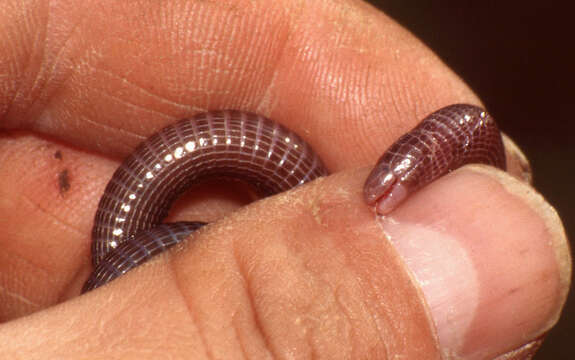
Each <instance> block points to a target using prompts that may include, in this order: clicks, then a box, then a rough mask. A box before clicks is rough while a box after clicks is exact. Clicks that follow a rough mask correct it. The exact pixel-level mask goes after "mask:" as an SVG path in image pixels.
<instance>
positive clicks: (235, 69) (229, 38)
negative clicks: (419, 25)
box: [0, 0, 570, 358]
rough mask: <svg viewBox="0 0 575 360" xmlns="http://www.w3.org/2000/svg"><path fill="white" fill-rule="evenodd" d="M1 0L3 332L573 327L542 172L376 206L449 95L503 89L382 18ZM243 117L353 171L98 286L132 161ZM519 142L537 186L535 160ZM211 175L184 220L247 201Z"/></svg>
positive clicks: (518, 335)
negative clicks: (371, 204) (96, 275)
mask: <svg viewBox="0 0 575 360" xmlns="http://www.w3.org/2000/svg"><path fill="white" fill-rule="evenodd" d="M0 9H1V10H0V14H2V15H0V16H1V17H2V18H1V19H2V20H1V21H0V24H2V25H1V26H2V29H1V31H0V46H1V50H2V51H1V52H0V53H1V54H3V55H2V61H1V62H0V64H1V65H0V66H1V69H2V70H1V71H0V73H1V74H2V75H3V76H2V80H1V81H2V87H1V88H0V99H1V100H0V114H1V115H0V116H1V117H0V125H1V126H2V127H3V128H4V129H6V130H7V131H6V132H5V133H4V134H3V135H2V138H1V140H0V174H1V175H0V182H1V185H0V189H1V190H0V192H1V193H0V199H1V200H2V201H1V202H0V221H1V223H0V231H1V232H0V241H2V244H1V246H2V249H3V251H2V254H1V255H0V256H1V261H0V286H2V289H3V291H2V292H0V303H1V304H2V306H1V307H0V314H1V316H2V318H3V319H5V320H12V319H15V318H19V319H18V320H15V321H11V322H7V323H5V324H4V325H3V326H2V327H0V329H1V330H0V331H1V333H0V336H1V338H2V343H3V344H8V345H4V346H3V353H4V354H6V356H7V357H10V355H14V356H13V357H16V356H21V357H25V358H34V357H44V358H45V357H58V358H66V357H69V358H78V357H117V358H129V357H137V358H145V357H149V358H156V357H169V356H172V357H178V356H179V357H187V358H193V357H197V358H203V357H208V356H211V357H223V358H232V357H239V356H242V355H244V356H252V357H264V356H268V357H272V356H276V357H287V356H292V357H296V358H299V357H303V356H305V355H308V356H309V355H312V354H313V355H315V356H323V357H326V358H337V357H350V358H361V357H372V358H385V357H392V356H397V357H400V356H403V357H406V358H435V357H438V356H439V354H440V353H444V354H450V355H460V356H464V357H466V358H489V357H493V356H495V355H497V354H500V353H503V352H505V351H509V350H512V349H514V348H517V347H520V346H521V345H523V344H525V343H528V342H529V341H530V340H533V339H535V338H538V337H539V335H541V334H542V333H544V332H545V331H546V330H548V329H549V328H550V327H551V326H552V325H553V323H554V322H555V321H556V319H557V317H558V315H559V312H560V309H561V307H562V304H563V302H564V300H565V296H566V292H567V289H568V287H569V278H570V259H569V253H568V249H567V244H566V240H565V236H564V233H563V231H562V228H561V225H560V221H559V220H558V218H557V217H556V215H555V213H554V212H553V210H552V209H551V208H550V207H549V206H548V205H547V204H546V203H544V201H543V200H542V199H541V198H540V197H539V196H538V195H537V194H536V193H535V192H534V191H533V190H532V189H531V188H530V187H529V186H528V185H526V184H523V183H521V182H520V181H517V180H514V179H513V178H512V177H511V176H508V175H506V174H503V173H501V172H499V171H496V170H493V169H488V168H485V167H477V166H472V167H466V168H463V169H461V170H459V171H456V172H454V173H452V174H450V175H449V176H447V177H445V178H443V179H441V180H439V181H437V182H436V183H434V184H432V185H431V186H429V187H428V188H426V189H424V190H422V191H421V192H419V193H418V194H416V195H415V196H414V197H413V198H411V199H410V200H409V201H408V202H406V203H405V205H403V206H402V207H400V208H398V209H397V211H396V212H394V213H393V214H392V216H391V217H390V218H387V219H384V220H376V219H375V217H374V215H373V213H372V212H371V210H370V209H369V208H367V207H366V206H365V204H363V202H362V198H361V187H362V182H363V180H364V179H365V177H366V175H367V169H366V168H363V167H364V166H367V165H372V164H373V163H374V162H375V160H376V159H377V157H378V156H379V155H380V154H381V152H382V151H383V150H384V149H385V148H386V147H387V145H389V144H390V143H391V142H392V141H393V140H394V139H396V138H397V137H398V136H399V134H401V133H403V132H405V131H406V130H408V129H409V128H411V127H412V126H413V125H414V124H415V123H416V122H417V121H418V120H420V119H421V118H422V117H423V116H425V115H426V114H428V113H430V112H431V111H433V110H436V109H437V108H440V107H441V106H444V105H447V104H451V103H456V102H468V103H479V102H478V100H477V98H476V97H475V96H474V94H473V93H472V92H471V91H470V90H469V89H468V88H467V87H466V86H465V85H464V84H463V83H462V82H461V81H460V79H458V78H457V76H456V75H454V74H453V73H452V72H450V71H449V70H448V69H447V68H445V66H444V65H443V64H442V63H441V62H440V61H439V60H438V59H437V58H436V57H435V56H434V55H433V54H432V53H431V52H430V51H429V50H428V49H426V48H425V47H424V46H423V45H422V44H421V43H419V42H418V41H417V40H416V39H414V38H413V37H412V36H410V35H409V34H408V33H407V32H405V31H404V30H402V29H401V28H400V27H399V26H397V25H396V24H395V23H393V22H392V21H391V20H390V19H388V18H387V17H385V15H383V14H381V13H379V12H377V11H376V10H375V9H373V8H371V7H369V6H367V5H365V4H362V3H355V2H334V1H308V2H294V1H287V0H286V1H274V2H272V1H269V2H238V1H230V2H226V1H213V2H212V1H195V2H189V1H163V2H149V4H148V3H146V4H145V6H143V5H142V3H141V2H137V3H136V2H116V1H99V2H94V3H90V2H85V1H84V2H75V1H62V2H47V1H38V2H36V3H33V4H22V2H19V1H12V0H9V1H5V2H3V3H2V4H1V5H0ZM223 108H235V109H241V110H249V111H255V112H258V113H262V114H264V115H267V116H269V117H270V118H272V119H274V120H276V121H278V122H281V123H282V124H284V125H286V126H287V127H289V128H291V129H292V130H294V131H296V132H297V133H299V134H301V135H302V136H304V137H305V138H306V140H308V141H309V142H310V143H311V144H312V145H313V147H314V148H315V149H316V150H317V151H318V153H319V154H320V155H321V157H322V158H323V159H324V160H325V162H326V164H327V165H328V167H329V168H330V170H331V171H332V172H333V173H334V175H332V176H330V177H328V178H326V179H323V180H320V181H316V182H314V183H313V184H310V185H309V186H305V187H302V188H300V189H297V190H294V191H291V192H289V193H286V194H281V195H278V196H275V197H273V198H269V199H265V200H263V201H260V202H258V203H255V204H253V205H251V206H249V207H247V208H245V209H243V210H242V211H238V212H234V213H233V214H230V215H229V216H227V217H226V218H225V219H223V220H220V221H217V222H214V223H213V224H211V225H210V226H209V227H207V228H205V229H203V230H202V231H200V232H199V233H198V235H197V236H195V237H194V241H193V242H190V243H189V244H188V245H187V246H185V247H183V248H182V249H181V250H180V251H174V252H170V253H169V254H166V255H164V256H162V257H161V258H159V259H158V260H156V261H153V262H151V263H150V264H148V265H146V266H143V267H141V268H139V269H137V270H135V271H133V272H132V273H130V274H128V275H127V276H125V277H123V278H122V279H119V280H117V281H114V283H112V284H110V285H109V286H106V287H105V288H102V289H100V290H98V291H94V292H92V293H90V294H89V295H87V296H82V297H76V296H77V295H78V292H79V288H80V286H81V284H82V282H83V281H84V280H85V278H86V276H87V273H88V272H89V270H90V265H89V243H90V239H89V233H90V227H91V225H92V220H93V214H94V212H95V207H96V205H97V202H98V198H99V196H100V194H101V193H102V191H103V188H104V186H105V183H106V181H107V179H108V178H109V177H110V175H111V173H112V172H113V170H114V168H115V167H116V166H117V164H118V161H119V160H120V159H121V158H122V157H123V156H125V155H126V154H128V153H129V152H130V151H131V150H132V149H133V148H134V146H135V145H136V144H137V143H138V142H140V141H141V140H142V139H143V138H145V137H146V136H147V135H149V134H151V133H152V132H153V131H154V130H157V129H158V128H161V127H163V126H164V125H166V124H168V123H172V122H174V121H175V120H177V119H179V118H181V117H185V116H187V115H189V114H192V113H194V112H197V111H200V110H206V109H223ZM499 120H500V121H504V119H499ZM509 149H512V151H511V152H510V154H509V162H510V165H511V167H510V172H511V173H512V174H515V175H517V176H519V177H521V176H523V175H524V172H523V170H522V169H524V168H525V161H524V160H522V159H521V156H520V155H518V152H517V150H513V146H512V145H509ZM470 189H472V190H473V191H470ZM202 190H203V191H202V192H201V195H200V198H199V199H197V197H195V198H193V199H191V198H187V199H185V200H183V201H182V202H181V203H180V204H179V206H178V207H177V208H176V210H175V212H174V214H173V218H186V219H193V220H208V221H211V220H216V219H218V218H220V217H221V216H222V215H223V214H228V213H230V212H231V211H232V210H234V209H235V208H237V207H239V206H240V205H241V204H243V203H244V202H246V201H247V199H246V198H244V197H242V196H241V195H237V194H236V193H235V192H233V191H229V192H228V193H224V194H223V195H222V194H221V192H222V189H221V188H217V187H216V188H211V187H204V188H203V189H202ZM486 224H488V225H489V226H486ZM64 300H66V301H64ZM61 301H64V302H62V303H61V304H60V305H58V306H53V305H54V304H55V303H58V302H61ZM40 310H42V311H40ZM32 312H34V314H33V315H28V314H30V313H32ZM24 315H28V316H24ZM9 339H19V340H18V341H17V342H15V341H9Z"/></svg>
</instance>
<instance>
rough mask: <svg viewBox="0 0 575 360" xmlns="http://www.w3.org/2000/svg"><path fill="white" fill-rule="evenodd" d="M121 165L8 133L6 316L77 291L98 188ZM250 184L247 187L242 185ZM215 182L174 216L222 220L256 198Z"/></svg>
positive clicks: (1, 271)
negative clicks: (76, 284)
mask: <svg viewBox="0 0 575 360" xmlns="http://www.w3.org/2000/svg"><path fill="white" fill-rule="evenodd" d="M117 166H118V163H117V162H115V161H111V160H108V159H105V158H103V157H100V156H95V155H94V154H92V153H89V152H86V151H83V150H80V149H78V148H74V147H71V146H69V145H67V144H64V143H61V142H56V141H54V140H53V139H46V138H40V137H38V136H35V135H32V134H29V133H26V132H11V133H5V134H2V135H0V169H2V176H0V214H1V215H0V243H1V244H2V252H1V253H0V284H1V286H0V288H1V289H2V291H0V304H1V305H0V320H2V321H7V320H10V319H13V318H16V317H19V316H23V315H26V314H29V313H31V312H35V311H38V310H41V309H43V308H45V307H48V306H50V305H53V304H55V303H58V302H61V301H63V300H65V299H67V298H68V297H70V296H77V294H78V292H77V289H75V288H74V289H69V288H70V284H75V283H77V282H78V281H84V280H85V279H86V277H87V272H88V271H89V269H90V267H91V265H90V260H89V253H90V237H89V234H90V229H91V227H92V222H93V218H94V213H95V210H96V206H97V204H98V196H99V195H98V194H102V192H103V191H104V187H105V186H106V183H107V181H108V179H109V178H110V176H111V175H112V172H113V171H114V169H115V168H116V167H117ZM242 190H244V191H242ZM245 190H246V189H242V188H241V187H239V189H238V186H230V184H226V185H225V186H218V185H217V184H212V185H210V184H208V185H203V186H201V187H197V188H195V189H193V190H192V191H190V192H189V194H187V196H184V197H183V198H182V199H181V200H180V201H179V202H178V203H177V204H176V205H175V206H174V209H172V214H171V216H170V217H169V219H168V220H170V221H177V220H186V219H197V220H203V221H210V222H211V221H214V220H216V219H218V218H220V217H221V216H222V215H224V214H227V213H230V212H232V211H233V210H235V209H237V208H238V207H240V206H241V205H244V204H246V203H248V202H250V201H251V200H252V199H251V198H250V197H249V196H247V195H249V192H247V191H245Z"/></svg>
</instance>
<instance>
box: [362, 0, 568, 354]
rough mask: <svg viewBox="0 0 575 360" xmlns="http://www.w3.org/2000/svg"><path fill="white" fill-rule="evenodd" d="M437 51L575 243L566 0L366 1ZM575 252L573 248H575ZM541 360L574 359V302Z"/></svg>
mask: <svg viewBox="0 0 575 360" xmlns="http://www.w3.org/2000/svg"><path fill="white" fill-rule="evenodd" d="M368 1H369V2H371V3H372V4H373V5H375V6H377V7H378V8H380V9H382V10H383V11H384V12H385V13H387V14H388V15H389V16H391V17H393V18H394V19H396V20H397V21H398V22H399V23H401V24H402V25H403V26H405V27H406V28H408V29H409V30H410V31H411V32H413V33H414V34H415V35H416V36H417V37H419V38H420V39H421V40H422V41H423V42H425V43H426V44H427V45H428V46H429V47H430V48H432V49H433V50H434V51H435V52H436V53H437V54H438V55H439V56H440V57H441V58H442V59H443V61H445V62H446V63H447V64H448V65H449V66H450V67H451V68H452V69H454V70H455V71H456V72H457V73H458V74H459V75H460V76H461V77H463V79H464V80H465V81H466V82H467V83H468V84H469V85H470V86H471V87H472V88H473V89H474V90H475V92H476V93H477V94H478V95H479V96H480V97H481V99H482V100H483V102H484V104H485V105H486V107H487V109H488V110H489V112H490V113H491V114H493V115H494V117H495V118H496V119H498V123H499V125H500V127H501V128H502V130H503V131H504V132H506V133H507V134H508V135H509V136H510V137H511V138H513V139H514V140H515V141H516V142H517V144H518V145H519V146H520V147H521V148H522V149H523V150H524V152H525V153H526V155H527V157H528V158H529V159H530V161H531V165H532V166H533V170H534V182H535V187H536V188H537V189H538V190H539V191H540V192H541V193H542V194H543V195H544V196H545V197H546V198H547V200H548V201H549V202H550V203H551V204H553V205H554V206H555V207H556V209H557V211H558V212H559V214H560V215H561V218H562V219H563V223H564V225H565V227H566V230H567V235H568V237H569V239H570V240H573V239H575V211H574V209H573V206H572V205H573V204H575V192H574V191H573V188H572V186H571V185H572V184H573V183H574V182H575V166H574V164H575V144H574V141H573V140H574V135H573V127H574V125H573V112H574V104H575V101H574V98H575V85H574V84H575V51H574V49H575V16H574V12H573V11H571V8H570V7H569V6H568V2H567V1H555V0H540V1H538V2H535V1H529V0H528V1H522V2H520V1H516V0H508V1H501V0H499V1H494V0H483V1H461V0H435V1H432V0H368ZM572 246H573V245H572ZM574 297H575V296H574V295H573V294H570V296H569V299H568V301H567V306H566V308H565V310H564V312H563V316H562V318H561V320H560V322H559V323H558V325H557V326H556V327H555V328H554V329H553V330H552V331H551V332H550V334H549V336H548V337H547V340H546V342H545V343H544V345H543V347H542V348H541V350H540V352H539V353H538V355H537V356H536V357H535V358H536V359H575V355H573V354H575V351H574V350H572V347H573V346H574V345H575V344H574V343H575V299H574Z"/></svg>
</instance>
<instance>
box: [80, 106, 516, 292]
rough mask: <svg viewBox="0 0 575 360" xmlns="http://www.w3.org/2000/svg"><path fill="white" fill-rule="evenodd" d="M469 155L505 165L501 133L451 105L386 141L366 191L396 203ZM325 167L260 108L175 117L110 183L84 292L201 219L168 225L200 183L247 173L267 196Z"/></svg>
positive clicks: (374, 201) (474, 112) (480, 113)
mask: <svg viewBox="0 0 575 360" xmlns="http://www.w3.org/2000/svg"><path fill="white" fill-rule="evenodd" d="M468 163H483V164H489V165H493V166H497V167H500V168H503V169H505V152H504V148H503V144H502V140H501V135H500V133H499V130H498V128H497V125H496V124H495V122H494V121H493V119H492V118H491V117H490V116H489V115H488V114H487V113H486V112H485V111H484V110H483V109H481V108H479V107H476V106H473V105H465V104H457V105H451V106H447V107H445V108H442V109H440V110H438V111H436V112H434V113H433V114H431V115H429V116H428V117H426V118H425V119H424V120H423V121H422V122H421V123H420V124H419V125H418V126H417V127H415V128H414V129H413V130H411V131H410V132H408V133H407V134H405V135H403V136H402V137H401V138H400V139H399V140H398V141H397V142H396V143H394V144H393V145H391V147H389V149H388V150H387V151H386V152H385V153H384V154H383V156H382V157H381V158H380V159H379V161H378V163H377V165H376V166H375V168H374V170H373V171H372V172H371V174H370V175H369V177H368V179H367V180H366V183H365V186H364V195H365V200H366V202H367V204H369V205H378V204H380V205H381V204H385V203H386V202H387V203H388V205H386V206H380V207H378V206H376V211H377V212H379V213H387V212H390V211H392V210H393V209H394V208H395V207H396V206H397V205H398V204H399V203H401V201H403V200H404V199H405V198H407V197H408V196H409V194H411V193H413V192H414V191H416V190H417V189H419V188H421V187H422V186H425V185H426V184H428V183H430V182H432V181H433V180H435V179H437V178H438V177H440V176H442V175H444V174H445V173H447V172H449V171H451V170H454V169H456V168H458V167H460V166H463V165H465V164H468ZM327 174H328V172H327V170H326V168H325V166H324V165H323V163H322V161H321V160H320V159H319V157H318V156H317V155H316V154H315V153H314V152H313V151H312V149H311V148H310V146H309V145H308V144H307V143H305V142H304V141H303V140H302V139H301V138H300V137H299V136H298V135H296V134H295V133H293V132H291V131H290V130H288V129H286V128H284V127H282V126H281V125H279V124H277V123H275V122H273V121H271V120H269V119H267V118H264V117H262V116H259V115H255V114H251V113H244V112H238V111H215V112H207V113H202V114H198V115H196V116H195V117H193V118H192V119H184V120H181V121H179V122H177V123H175V124H173V125H170V126H168V127H166V128H164V129H163V130H161V131H160V132H158V133H157V134H155V135H153V136H151V137H150V138H148V139H147V140H146V141H144V142H143V143H142V144H141V145H140V146H139V147H138V148H137V149H136V150H135V151H134V153H132V155H130V156H129V157H128V158H127V159H126V160H125V161H124V162H123V163H122V165H121V166H120V167H119V168H118V170H116V172H115V173H114V175H113V176H112V179H111V180H110V182H109V184H108V186H107V187H106V190H105V192H104V195H103V196H102V198H101V200H100V204H99V206H98V210H97V212H96V217H95V220H94V228H93V231H92V239H93V242H92V262H93V264H94V268H95V270H94V272H93V273H92V275H91V276H90V278H89V279H88V281H87V282H86V284H85V286H84V288H83V292H86V291H89V290H92V289H94V288H96V287H99V286H101V285H103V284H105V283H107V282H109V281H110V280H112V279H114V278H115V277H117V276H120V275H122V274H124V273H125V272H127V271H129V270H130V269H132V268H134V267H136V266H138V265H140V264H142V263H143V262H145V261H147V260H148V259H150V258H151V257H152V256H154V255H156V254H158V253H161V252H162V251H165V250H166V249H167V248H169V247H170V246H173V245H175V244H177V243H179V242H180V241H182V240H183V239H186V238H187V237H188V236H189V235H190V234H191V233H192V232H193V231H194V230H195V229H197V228H199V227H201V226H202V225H204V223H201V222H191V223H175V224H161V223H162V220H163V219H164V218H165V217H166V215H167V213H168V210H169V209H170V207H171V205H172V203H173V201H174V200H175V199H176V198H177V197H178V196H179V195H181V194H182V192H184V191H185V190H187V189H188V188H189V187H191V186H193V185H194V184H197V183H198V182H201V181H203V180H206V179H210V178H212V177H225V178H232V179H240V180H242V181H244V182H247V183H249V184H251V185H253V186H254V188H256V189H257V190H258V191H259V192H260V194H262V195H263V196H266V195H271V194H275V193H278V192H282V191H286V190H288V189H291V188H293V187H295V186H298V185H301V184H304V183H306V182H308V181H311V180H314V179H316V178H318V177H321V176H324V175H327ZM393 197H395V198H394V200H393V201H392V202H389V199H390V198H393ZM150 229H151V230H150Z"/></svg>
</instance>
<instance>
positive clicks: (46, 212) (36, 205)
mask: <svg viewBox="0 0 575 360" xmlns="http://www.w3.org/2000/svg"><path fill="white" fill-rule="evenodd" d="M20 199H22V200H24V201H26V202H27V203H28V204H30V205H31V206H32V207H33V208H34V209H36V210H38V211H39V212H40V213H42V214H43V215H45V216H46V217H48V218H50V219H52V220H54V222H55V224H56V225H60V226H62V227H63V228H64V230H65V231H67V232H72V233H74V234H76V235H77V236H78V237H82V236H84V232H83V231H81V230H79V229H77V228H75V227H74V226H72V225H71V224H68V223H67V222H65V221H64V220H62V219H60V218H59V217H57V216H56V215H55V214H53V213H52V212H50V211H49V210H47V209H45V208H44V207H42V206H41V205H40V204H39V203H37V202H35V201H34V200H33V199H31V198H29V197H28V196H27V195H26V194H24V193H22V194H21V196H20Z"/></svg>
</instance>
